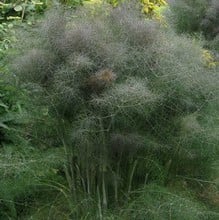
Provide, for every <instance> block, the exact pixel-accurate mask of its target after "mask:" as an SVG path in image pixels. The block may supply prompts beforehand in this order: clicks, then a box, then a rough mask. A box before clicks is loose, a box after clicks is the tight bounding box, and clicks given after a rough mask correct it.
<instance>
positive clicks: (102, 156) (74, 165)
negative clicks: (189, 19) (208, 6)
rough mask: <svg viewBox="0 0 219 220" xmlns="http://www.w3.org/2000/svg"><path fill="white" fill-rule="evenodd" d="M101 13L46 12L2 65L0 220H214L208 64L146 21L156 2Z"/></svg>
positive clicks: (213, 67)
mask: <svg viewBox="0 0 219 220" xmlns="http://www.w3.org/2000/svg"><path fill="white" fill-rule="evenodd" d="M203 1H204V0H203ZM64 3H65V4H70V2H64ZM78 3H79V4H81V1H78ZM110 3H111V5H110V4H107V3H102V4H97V5H95V7H89V5H90V4H86V3H85V6H84V7H81V8H78V9H77V10H72V9H70V10H69V9H63V8H61V7H60V6H57V7H56V8H54V9H50V10H48V12H47V13H46V16H45V18H44V20H43V22H42V24H40V25H36V26H35V28H32V29H31V30H29V31H28V33H24V32H22V40H20V41H19V43H17V44H16V45H15V46H14V50H13V54H9V58H10V59H8V60H10V62H9V61H7V62H9V63H8V64H7V67H8V68H9V70H7V71H6V69H4V71H5V72H7V73H5V74H7V76H8V77H9V76H11V75H12V78H13V80H10V81H11V83H8V82H7V83H6V80H4V81H0V83H1V84H0V86H1V102H0V104H1V103H2V104H1V105H0V110H1V111H0V114H1V118H2V119H1V120H2V121H0V135H1V140H0V141H1V142H0V144H1V148H0V161H1V162H0V174H1V176H2V177H3V178H2V179H1V180H0V219H36V220H38V219H57V220H58V219H60V220H63V219H66V220H67V219H121V220H123V219H130V220H131V219H139V220H140V219H151V220H155V219H157V220H159V219H176V220H178V219H186V220H187V219H191V220H196V219H197V220H199V219H212V220H214V219H215V220H216V219H218V215H219V214H218V205H219V204H218V192H217V191H218V187H219V183H218V170H219V168H218V167H219V166H218V161H217V160H218V155H219V148H218V146H219V145H218V144H219V137H218V126H219V121H218V113H219V91H218V86H219V75H218V70H219V69H218V65H217V61H216V60H215V58H214V56H213V53H212V52H211V51H210V50H206V49H203V47H202V45H201V43H200V42H199V41H198V40H197V39H192V38H190V37H188V36H184V35H178V34H176V33H175V32H174V30H172V27H171V26H168V25H165V26H164V25H163V24H162V23H160V22H158V21H157V19H151V18H152V17H153V18H154V9H152V8H150V7H149V6H152V4H153V5H154V6H162V5H163V6H164V5H166V3H165V1H142V3H144V4H145V5H147V4H148V7H149V8H148V11H146V13H147V14H148V16H147V18H145V15H144V14H143V13H141V10H139V5H138V6H137V7H135V4H133V3H132V4H122V3H121V4H117V1H110ZM112 4H113V7H112ZM212 4H213V3H212ZM115 6H116V7H115ZM174 7H175V6H174ZM195 7H196V5H194V10H195ZM198 8H199V5H198V4H197V10H199V9H198ZM149 9H150V10H149ZM177 9H178V8H177ZM174 10H175V9H174ZM168 13H173V12H168ZM174 13H175V11H174ZM174 13H173V14H172V16H173V15H174V16H176V14H174ZM168 16H170V14H169V15H168ZM177 16H178V15H177ZM155 18H156V16H155ZM183 27H184V26H183ZM180 30H181V32H184V31H185V30H183V29H180ZM215 39H216V38H215ZM212 47H214V46H212ZM214 48H215V47H214ZM15 54H16V55H15ZM9 79H11V78H9ZM13 82H15V83H14V84H13ZM9 115H12V116H13V117H12V118H11V120H10V121H7V120H5V119H7V118H8V117H9ZM18 119H19V120H18ZM16 130H18V132H15V131H16Z"/></svg>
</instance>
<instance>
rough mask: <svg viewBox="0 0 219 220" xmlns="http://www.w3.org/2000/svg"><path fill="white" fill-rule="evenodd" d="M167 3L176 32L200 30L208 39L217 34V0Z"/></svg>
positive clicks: (185, 0)
mask: <svg viewBox="0 0 219 220" xmlns="http://www.w3.org/2000/svg"><path fill="white" fill-rule="evenodd" d="M169 5H170V9H171V11H172V14H171V16H172V17H171V20H172V22H173V24H174V26H175V27H176V29H177V31H178V32H180V33H183V32H187V33H194V32H202V33H203V34H204V35H205V36H206V37H207V38H208V39H212V38H214V37H215V36H216V35H217V34H218V24H219V20H218V17H219V16H218V13H219V3H218V1H217V0H200V1H197V0H192V1H187V0H180V1H173V2H172V3H170V4H169Z"/></svg>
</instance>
